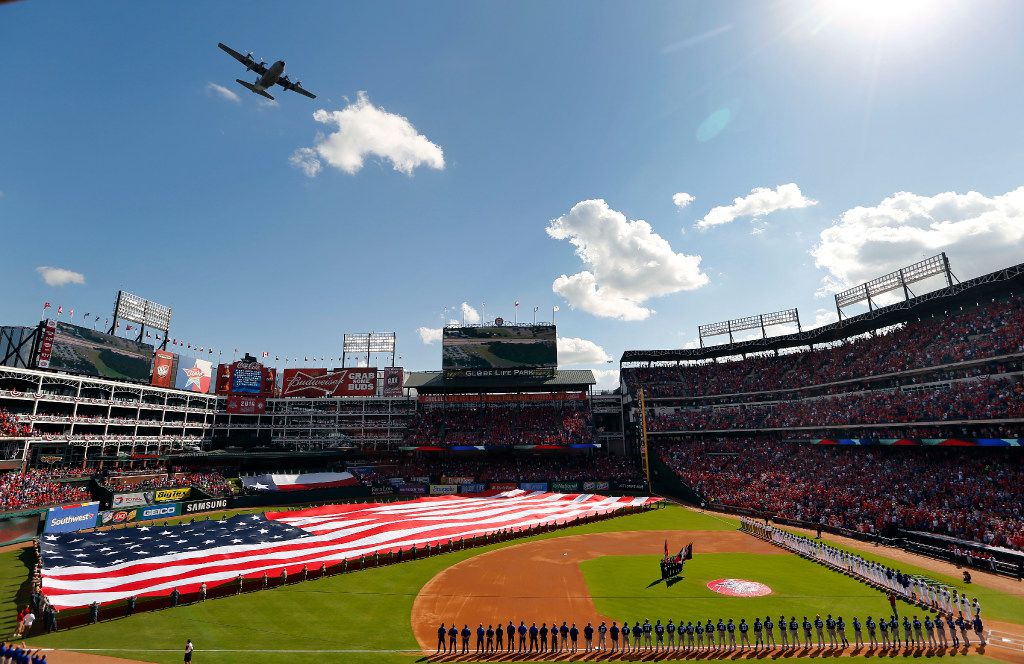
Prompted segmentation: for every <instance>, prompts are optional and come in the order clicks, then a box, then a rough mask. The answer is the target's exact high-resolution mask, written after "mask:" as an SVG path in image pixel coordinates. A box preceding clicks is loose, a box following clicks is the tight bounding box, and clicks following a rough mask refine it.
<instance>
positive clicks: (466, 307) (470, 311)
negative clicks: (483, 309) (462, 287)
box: [462, 302, 480, 325]
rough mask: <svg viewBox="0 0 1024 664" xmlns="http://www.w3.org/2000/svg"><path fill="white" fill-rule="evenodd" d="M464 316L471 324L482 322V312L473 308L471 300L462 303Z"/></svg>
mask: <svg viewBox="0 0 1024 664" xmlns="http://www.w3.org/2000/svg"><path fill="white" fill-rule="evenodd" d="M462 318H463V319H464V320H465V321H466V323H468V324H469V325H474V324H476V323H479V322H480V312H479V311H477V310H476V309H474V308H473V306H472V305H470V303H469V302H463V303H462Z"/></svg>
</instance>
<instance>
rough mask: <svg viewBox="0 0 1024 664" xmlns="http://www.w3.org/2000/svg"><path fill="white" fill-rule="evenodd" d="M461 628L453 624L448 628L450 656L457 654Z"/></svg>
mask: <svg viewBox="0 0 1024 664" xmlns="http://www.w3.org/2000/svg"><path fill="white" fill-rule="evenodd" d="M458 644H459V628H458V627H456V626H455V623H452V626H451V627H449V628H448V654H449V655H451V654H453V653H455V651H456V649H457V648H458V647H459V645H458Z"/></svg>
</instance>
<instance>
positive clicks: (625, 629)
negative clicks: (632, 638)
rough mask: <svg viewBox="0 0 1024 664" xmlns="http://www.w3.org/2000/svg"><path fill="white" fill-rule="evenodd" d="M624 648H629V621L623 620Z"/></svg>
mask: <svg viewBox="0 0 1024 664" xmlns="http://www.w3.org/2000/svg"><path fill="white" fill-rule="evenodd" d="M622 649H623V650H629V623H628V622H626V621H625V620H623V621H622Z"/></svg>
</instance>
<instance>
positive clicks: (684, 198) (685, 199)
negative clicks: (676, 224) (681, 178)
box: [672, 191, 697, 210]
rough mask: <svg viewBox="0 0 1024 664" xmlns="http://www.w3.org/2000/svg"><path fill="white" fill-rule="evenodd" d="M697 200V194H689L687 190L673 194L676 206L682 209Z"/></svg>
mask: <svg viewBox="0 0 1024 664" xmlns="http://www.w3.org/2000/svg"><path fill="white" fill-rule="evenodd" d="M695 200H697V197H696V196H694V195H693V194H688V193H686V192H685V191H680V192H679V193H678V194H672V202H673V203H675V206H676V207H677V208H679V209H680V210H681V209H683V208H684V207H686V206H687V205H689V204H690V203H692V202H694V201H695Z"/></svg>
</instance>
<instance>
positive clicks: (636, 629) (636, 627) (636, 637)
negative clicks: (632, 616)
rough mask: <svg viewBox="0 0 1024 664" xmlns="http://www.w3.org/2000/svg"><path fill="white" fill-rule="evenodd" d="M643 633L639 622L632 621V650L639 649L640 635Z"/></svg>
mask: <svg viewBox="0 0 1024 664" xmlns="http://www.w3.org/2000/svg"><path fill="white" fill-rule="evenodd" d="M643 633H644V628H643V626H642V625H640V623H638V622H634V623H633V650H640V637H641V636H642V635H643Z"/></svg>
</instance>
